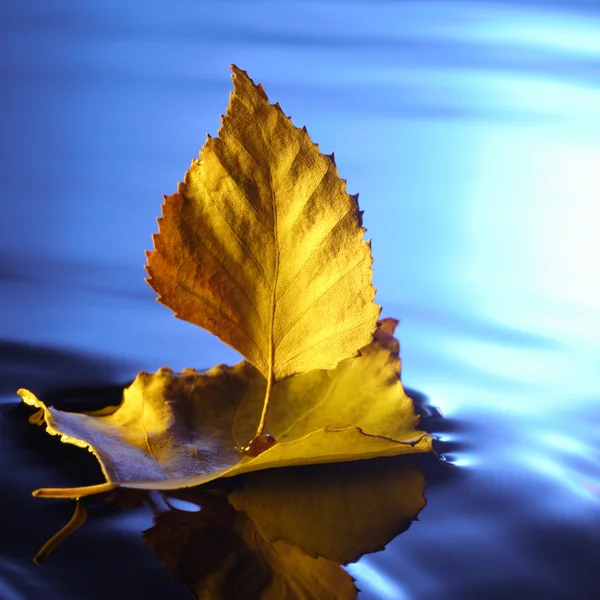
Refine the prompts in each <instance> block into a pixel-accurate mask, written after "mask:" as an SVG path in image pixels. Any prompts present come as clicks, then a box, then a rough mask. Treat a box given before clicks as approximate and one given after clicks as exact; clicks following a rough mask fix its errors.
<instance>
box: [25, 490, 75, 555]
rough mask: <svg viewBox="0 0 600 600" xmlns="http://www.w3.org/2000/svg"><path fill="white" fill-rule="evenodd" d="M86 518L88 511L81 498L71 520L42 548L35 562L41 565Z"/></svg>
mask: <svg viewBox="0 0 600 600" xmlns="http://www.w3.org/2000/svg"><path fill="white" fill-rule="evenodd" d="M86 518H87V511H86V510H85V506H84V505H83V502H82V501H81V500H77V504H76V505H75V512H74V513H73V516H72V517H71V519H70V521H69V522H68V523H67V524H66V525H65V526H64V527H63V528H62V529H61V530H60V531H57V532H56V533H55V534H54V535H53V536H52V537H51V538H50V539H49V540H48V541H47V542H46V543H45V544H44V545H43V546H42V547H41V548H40V551H39V552H38V553H37V554H36V555H35V557H34V559H33V562H35V563H36V564H37V565H41V564H42V563H43V562H44V561H45V560H46V559H47V558H48V557H49V556H50V554H52V552H53V551H54V550H55V548H56V547H57V546H58V545H59V544H60V543H61V542H62V541H64V540H65V539H66V538H68V537H69V536H70V535H71V534H72V533H74V532H75V531H77V530H78V529H79V528H80V527H81V526H82V525H83V524H84V523H85V520H86Z"/></svg>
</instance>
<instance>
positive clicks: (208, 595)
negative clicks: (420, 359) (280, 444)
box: [144, 458, 425, 600]
mask: <svg viewBox="0 0 600 600" xmlns="http://www.w3.org/2000/svg"><path fill="white" fill-rule="evenodd" d="M234 484H235V487H234V489H233V490H232V491H229V493H228V494H227V493H226V492H223V491H215V490H213V491H206V489H205V488H191V489H186V490H176V491H174V492H173V493H172V494H171V495H172V496H174V497H176V498H179V499H184V500H186V501H188V502H194V503H195V504H197V505H199V506H200V507H201V510H200V511H198V512H187V511H182V510H178V509H176V508H171V510H168V511H167V512H163V513H160V514H158V515H157V516H156V517H155V524H154V526H153V527H152V528H151V529H149V530H147V531H145V532H144V539H145V541H146V543H147V544H148V545H149V546H150V547H151V548H152V550H153V551H154V553H155V554H156V556H157V557H158V558H159V559H160V560H161V562H162V563H163V564H164V566H165V567H166V569H167V571H168V573H169V575H170V577H171V578H172V579H173V580H175V581H179V582H181V583H183V584H184V585H185V586H186V587H187V589H188V590H189V591H190V593H191V594H192V595H193V597H194V598H196V599H202V600H217V599H222V600H237V599H240V600H241V599H244V600H280V599H283V600H285V599H290V600H292V599H295V600H313V599H314V600H322V599H327V598H332V599H342V600H344V599H347V598H355V597H356V594H357V589H356V587H355V585H354V582H353V580H352V578H351V577H350V576H349V575H348V574H347V573H346V571H345V570H344V569H342V567H341V566H340V565H341V564H347V563H349V562H354V561H356V560H358V559H359V558H360V557H361V556H362V555H363V554H366V553H369V552H375V551H377V550H382V549H383V548H384V547H385V545H386V544H387V543H389V542H390V541H391V540H392V539H393V538H394V537H395V536H397V535H398V534H400V533H402V532H403V531H405V530H406V529H407V528H408V527H409V526H410V524H411V522H412V521H413V520H414V519H415V518H416V516H417V515H418V513H419V512H420V511H421V509H422V508H423V507H424V506H425V498H424V495H423V490H424V485H425V479H424V477H423V475H422V473H421V471H420V470H419V469H418V468H417V467H416V466H414V465H412V464H407V463H406V462H405V461H404V460H403V459H402V458H399V459H397V458H392V459H389V458H388V459H378V460H370V461H362V462H359V463H354V464H336V465H318V466H310V467H297V468H289V469H277V470H270V471H262V472H259V473H251V474H248V475H245V476H243V477H241V478H238V479H237V480H236V481H235V482H234ZM228 500H229V502H228Z"/></svg>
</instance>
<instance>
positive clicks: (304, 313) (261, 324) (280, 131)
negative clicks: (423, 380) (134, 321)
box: [147, 66, 380, 434]
mask: <svg viewBox="0 0 600 600" xmlns="http://www.w3.org/2000/svg"><path fill="white" fill-rule="evenodd" d="M231 68H232V71H233V84H234V93H233V94H232V95H231V97H230V102H229V106H228V108H227V112H226V114H225V116H224V117H223V121H222V126H221V129H220V130H219V132H218V136H219V137H217V138H211V137H210V136H209V137H208V139H207V141H206V144H205V145H204V147H203V148H202V151H201V153H200V159H199V160H194V161H193V162H192V165H191V167H190V169H189V171H188V172H187V173H186V175H185V178H184V181H183V183H180V184H179V189H178V191H177V193H176V194H173V195H171V196H168V197H165V201H164V205H163V209H162V218H160V219H159V220H158V221H159V233H158V234H156V235H155V236H154V250H153V251H152V252H150V253H148V265H147V271H148V274H149V276H150V277H149V279H148V283H149V284H150V285H151V286H152V288H153V289H154V290H155V291H156V292H157V293H158V295H159V300H160V302H162V303H163V304H165V305H166V306H168V307H169V308H170V309H171V310H173V312H174V313H175V316H177V317H179V318H180V319H183V320H185V321H189V322H191V323H194V324H196V325H199V326H200V327H203V328H205V329H207V330H208V331H210V332H211V333H213V334H215V335H217V336H218V337H219V338H220V339H221V340H223V341H224V342H226V343H227V344H229V345H230V346H231V347H233V348H234V349H236V350H237V351H238V352H240V353H241V354H242V355H243V356H244V357H246V359H247V360H248V361H249V362H250V363H252V364H253V365H254V366H255V367H256V369H258V371H259V372H260V373H262V375H263V376H264V377H265V378H266V380H267V387H266V389H265V401H264V411H263V413H262V415H261V418H260V424H259V427H258V434H260V433H262V431H263V428H264V424H265V415H266V410H267V406H268V403H269V399H270V397H271V393H270V392H271V385H272V383H274V382H275V381H279V380H281V379H284V378H286V377H289V376H291V375H295V374H298V373H304V372H307V371H311V370H314V369H333V368H335V367H336V366H337V365H338V364H339V362H340V361H342V360H344V359H347V358H350V357H352V356H355V355H356V352H357V351H358V349H359V348H361V347H362V346H364V345H366V344H367V343H369V341H370V339H371V337H372V335H373V332H374V330H375V328H376V323H377V318H378V316H379V312H380V307H379V306H378V305H377V304H375V302H374V301H373V298H374V294H375V289H374V287H373V286H372V284H371V277H372V269H371V262H372V257H371V249H370V244H369V243H367V242H365V241H364V240H363V236H364V233H365V229H364V228H363V227H362V223H361V212H360V211H359V206H358V201H357V196H351V195H349V194H348V193H347V192H346V186H345V181H344V180H342V179H340V177H339V175H338V172H337V168H336V166H335V163H334V160H333V155H331V156H327V155H324V154H321V152H320V151H319V149H318V147H317V146H316V145H315V144H314V143H313V142H312V141H311V139H310V137H309V136H308V133H307V132H306V129H305V128H302V129H299V128H297V127H295V126H294V125H293V124H292V122H291V120H290V119H289V117H287V116H285V114H284V113H283V112H282V110H281V108H280V107H279V105H278V104H275V105H272V104H270V103H269V101H268V98H267V96H266V94H265V92H264V90H263V88H262V86H261V85H255V84H254V83H253V82H252V80H251V79H250V78H249V77H248V76H247V74H246V73H245V72H244V71H241V70H240V69H238V68H237V67H235V66H232V67H231ZM257 420H258V419H257Z"/></svg>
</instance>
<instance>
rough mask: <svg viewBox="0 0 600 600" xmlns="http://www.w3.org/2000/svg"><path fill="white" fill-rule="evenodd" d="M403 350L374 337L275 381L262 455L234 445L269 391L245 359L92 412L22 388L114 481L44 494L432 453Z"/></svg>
mask: <svg viewBox="0 0 600 600" xmlns="http://www.w3.org/2000/svg"><path fill="white" fill-rule="evenodd" d="M396 347H397V341H395V339H394V338H393V337H392V338H391V339H384V340H383V341H378V340H375V341H373V342H372V343H371V344H369V345H368V346H366V347H365V348H363V349H362V350H361V355H360V356H358V357H355V358H350V359H346V360H344V361H342V362H341V363H340V364H339V365H338V367H337V369H335V370H315V371H311V372H309V373H305V374H303V375H298V376H296V377H291V378H288V379H285V380H283V381H280V382H278V383H276V384H275V385H274V386H273V393H272V409H271V412H270V413H269V416H268V421H267V424H268V427H269V431H270V432H272V434H273V435H274V436H275V437H276V438H277V440H278V441H279V443H277V444H276V445H274V446H272V447H271V448H269V449H267V450H265V451H264V452H263V453H262V454H260V455H258V456H256V457H251V456H247V455H243V454H241V453H240V452H239V451H237V450H236V446H237V447H239V446H240V445H241V444H243V443H244V442H245V441H246V440H247V439H249V437H250V436H251V435H252V432H253V428H254V423H255V421H256V418H257V415H259V414H260V412H261V408H262V399H263V396H264V391H265V387H266V382H265V379H264V378H263V377H262V375H261V374H260V373H259V372H258V371H257V370H256V369H255V368H254V367H253V366H252V365H250V364H249V363H248V362H245V361H243V362H241V363H238V364H237V365H235V366H233V367H227V366H225V365H218V366H216V367H213V368H212V369H210V370H208V371H206V372H202V373H198V372H196V371H193V370H186V371H183V372H182V373H180V374H177V375H175V374H173V372H172V371H171V370H170V369H160V370H159V371H157V372H156V373H155V374H153V375H150V374H148V373H140V374H139V375H138V376H137V377H136V379H135V381H134V382H133V384H132V385H131V386H130V387H129V388H127V389H126V390H125V392H124V395H123V400H122V403H121V404H120V405H119V406H118V407H113V408H112V409H104V410H102V411H98V412H96V413H91V414H78V413H67V412H63V411H60V410H56V409H52V408H47V407H46V406H44V404H43V403H42V402H41V401H40V400H38V399H37V398H36V397H35V396H34V395H33V394H32V393H31V392H28V391H27V390H20V391H19V394H20V396H21V397H22V399H23V400H24V401H25V402H26V403H27V404H30V405H33V406H35V407H36V408H38V409H42V410H43V411H44V422H45V424H46V427H47V430H48V431H49V432H50V433H53V434H58V435H60V436H61V439H62V440H63V441H64V442H68V443H72V444H75V445H77V446H80V447H87V448H89V450H90V451H92V452H93V453H94V454H95V456H96V457H97V458H98V460H99V462H100V464H101V466H102V469H103V472H104V475H105V477H106V481H107V483H106V484H102V485H99V486H93V487H90V488H73V489H66V490H48V489H47V490H41V491H38V495H43V496H48V497H50V496H55V497H80V496H84V495H88V494H93V493H98V492H103V491H107V490H108V489H112V488H114V487H117V486H120V485H123V486H126V487H131V488H138V489H163V490H164V489H177V488H181V487H190V486H195V485H200V484H203V483H206V482H209V481H212V480H214V479H218V478H220V477H231V476H233V475H238V474H241V473H246V472H250V471H257V470H262V469H268V468H272V467H285V466H294V465H304V464H317V463H328V462H339V461H351V460H358V459H364V458H373V457H376V456H393V455H397V454H408V453H415V452H427V451H429V450H431V439H430V437H429V436H428V435H427V434H426V433H425V432H423V431H416V430H415V425H416V423H417V420H418V418H417V417H416V415H415V414H414V412H413V405H412V401H411V399H410V398H409V397H408V396H406V394H405V393H404V389H403V387H402V383H401V382H400V379H399V373H400V359H399V357H398V355H397V353H396V351H395V350H396Z"/></svg>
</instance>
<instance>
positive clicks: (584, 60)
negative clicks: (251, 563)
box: [0, 0, 600, 600]
mask: <svg viewBox="0 0 600 600" xmlns="http://www.w3.org/2000/svg"><path fill="white" fill-rule="evenodd" d="M0 28H1V36H0V45H1V46H2V57H3V60H2V61H0V73H1V78H2V82H3V92H2V99H1V100H0V102H1V105H2V110H1V111H0V132H1V136H2V142H3V143H2V146H1V147H2V150H1V152H2V157H1V161H0V181H1V183H2V186H1V188H0V189H1V198H2V215H3V223H4V224H5V227H4V228H3V232H2V236H1V237H0V301H1V302H2V306H1V309H2V310H1V314H2V317H1V319H0V323H1V326H0V457H1V458H0V465H1V467H2V475H3V485H2V490H3V494H2V495H1V500H0V503H1V504H0V505H1V507H2V512H1V513H0V514H1V516H0V525H1V528H0V530H1V533H0V599H1V600H13V599H15V600H17V599H18V600H21V599H26V600H28V599H32V598H38V597H44V598H61V599H77V600H79V599H81V598H103V597H111V598H116V599H120V598H123V599H125V598H131V597H141V598H142V597H146V598H161V599H162V598H174V599H176V598H186V597H188V596H187V594H186V592H185V590H184V588H183V587H182V586H180V585H176V584H173V583H172V582H171V581H170V580H169V577H168V575H167V573H166V572H165V570H164V569H163V568H162V566H161V564H160V562H159V561H158V560H157V559H156V557H155V556H153V554H152V552H151V551H150V549H149V547H148V546H147V545H145V544H144V543H143V541H142V538H141V534H140V532H141V531H142V530H145V529H148V528H149V527H151V525H152V515H151V512H150V510H149V509H148V508H147V507H143V508H140V509H137V510H134V511H126V510H120V509H116V508H115V507H114V506H111V505H108V504H102V503H98V504H97V505H94V506H91V507H90V509H89V516H88V521H87V523H86V524H85V525H84V526H83V527H82V529H81V530H80V531H78V532H77V533H75V534H74V535H73V536H71V537H70V538H69V539H67V540H66V541H65V542H64V543H63V544H62V545H61V546H60V547H59V548H58V549H57V550H56V552H55V554H53V555H52V556H51V557H50V559H49V560H48V562H47V564H45V565H43V566H42V567H38V566H36V565H34V564H33V562H32V557H33V556H34V554H35V553H36V552H37V550H38V549H39V548H40V546H41V545H42V544H43V543H44V541H45V540H46V539H48V537H49V536H50V535H52V534H53V533H54V532H55V531H56V530H57V529H59V528H60V527H62V525H63V524H64V523H65V522H66V521H67V520H68V519H69V518H70V516H71V513H72V510H73V506H72V502H71V501H67V500H43V499H39V498H33V497H32V496H31V491H32V490H33V489H36V488H39V487H44V486H56V487H60V486H76V485H77V486H78V485H85V484H93V483H98V482H100V481H102V474H101V472H100V470H99V467H98V466H97V463H96V461H95V460H94V458H93V456H92V455H91V454H89V453H88V452H85V451H84V450H81V449H78V448H74V447H69V446H67V445H65V444H61V443H60V442H59V441H58V440H57V439H56V438H52V437H50V436H48V435H47V434H45V433H44V432H43V431H42V430H41V429H39V428H37V427H33V426H32V425H31V424H29V423H28V422H27V419H28V417H29V415H30V414H31V410H29V409H28V408H26V407H25V406H23V405H21V404H19V398H18V397H17V396H16V393H15V392H16V390H17V389H18V388H21V387H26V388H28V389H30V390H32V391H33V392H34V393H35V394H36V395H38V396H39V397H40V398H43V399H44V400H45V401H47V402H48V403H49V404H56V405H57V406H60V407H63V408H69V409H73V410H75V409H81V408H95V407H98V406H101V405H103V404H105V403H106V404H110V403H115V402H117V401H118V399H119V397H120V390H121V389H122V388H123V386H124V385H126V384H127V383H128V382H130V381H131V380H132V379H133V378H134V376H135V374H136V373H137V372H138V371H141V370H146V371H150V372H151V371H154V370H156V369H158V368H159V367H161V366H164V365H169V366H171V367H172V368H174V369H176V370H179V369H183V368H185V367H189V366H194V367H197V368H204V367H208V366H210V365H213V364H216V363H227V364H234V363H235V362H237V361H238V360H239V356H238V355H237V354H236V353H235V352H234V351H233V350H231V349H229V348H228V347H226V346H225V345H224V344H222V343H221V342H220V341H219V340H218V339H217V338H214V337H213V336H211V335H210V334H208V333H206V332H204V331H201V330H199V329H198V328H196V327H193V326H192V325H188V324H186V323H184V322H182V321H178V320H176V319H174V318H173V317H172V316H171V313H170V311H169V310H168V309H166V308H165V307H163V306H160V305H159V304H158V303H157V302H155V300H154V298H155V294H154V292H153V291H152V290H151V289H150V288H149V287H148V286H147V285H146V283H145V282H144V276H145V274H144V269H143V265H144V264H145V256H144V251H145V250H146V249H149V248H150V247H151V243H152V242H151V237H150V235H151V233H153V232H155V231H156V220H155V219H156V217H157V216H158V215H159V211H160V204H161V202H162V194H163V193H165V194H168V193H172V192H173V191H175V189H176V184H177V182H178V181H180V180H181V179H182V177H183V173H184V171H185V170H186V169H187V167H188V165H189V164H190V162H191V160H192V158H194V157H195V156H197V152H198V150H199V148H200V147H201V145H202V144H203V143H204V140H205V135H206V133H207V132H209V133H210V134H211V135H215V134H216V130H217V129H218V126H219V115H220V114H221V113H223V112H224V111H225V108H226V105H227V100H228V94H229V92H230V90H231V80H230V73H229V70H228V69H229V65H230V63H235V64H237V65H238V66H240V67H241V68H243V69H245V70H247V71H248V73H249V75H250V76H251V77H252V78H253V79H254V80H255V81H260V82H262V83H263V84H264V86H265V89H266V91H267V93H268V95H269V97H270V99H271V100H272V101H278V102H279V103H280V104H281V106H282V107H283V109H284V111H285V112H286V114H289V115H291V117H292V119H293V122H294V123H295V124H296V125H297V126H302V125H306V127H307V129H308V131H309V133H310V135H311V137H312V139H313V140H314V141H316V142H318V143H319V146H320V148H321V149H322V151H323V152H331V151H335V157H336V162H337V165H338V168H339V171H340V174H341V175H342V177H344V178H346V179H347V181H348V189H349V191H350V192H351V193H355V192H360V203H361V208H362V209H364V211H365V213H364V224H365V226H366V227H367V229H368V236H370V237H371V238H372V240H373V253H374V256H375V262H374V280H375V285H376V287H377V301H378V302H379V303H380V304H381V305H382V306H383V315H384V316H393V317H396V318H398V319H400V326H399V329H398V335H399V338H400V341H401V344H402V353H401V354H402V360H403V367H402V369H403V370H402V378H403V381H404V383H405V385H406V386H407V388H409V389H410V390H412V395H413V397H415V399H416V400H417V402H416V404H417V407H418V410H419V412H420V414H421V415H422V426H423V427H424V428H426V429H427V430H428V431H430V432H431V434H432V435H433V436H435V438H436V449H437V451H438V452H439V454H440V459H439V460H438V459H437V458H436V457H435V456H433V455H431V456H422V457H418V458H416V459H411V460H413V462H412V463H411V464H415V465H417V466H418V467H419V469H421V471H422V472H423V474H424V476H425V480H426V488H425V497H426V499H427V506H426V507H425V508H424V509H423V510H422V511H421V512H420V514H419V520H418V521H416V522H414V523H413V524H412V525H411V526H410V528H409V529H408V530H407V531H405V532H404V533H402V534H401V535H399V536H398V537H397V538H396V539H394V540H393V541H391V542H390V543H389V544H388V545H387V547H386V549H385V550H383V551H381V552H376V553H371V554H367V555H365V556H364V557H363V558H361V559H360V560H359V561H358V562H355V563H352V564H350V565H349V566H348V567H347V570H348V572H349V573H350V574H351V575H352V576H353V577H355V578H356V580H357V585H358V586H359V588H360V589H361V590H362V592H361V594H360V595H359V598H364V599H369V600H370V599H385V600H434V599H435V600H438V599H442V600H480V599H486V600H487V599H505V598H514V599H529V598H544V599H548V600H554V599H556V600H569V599H571V598H578V599H588V598H589V599H596V598H600V569H599V565H600V525H599V522H600V520H599V518H600V402H599V399H600V398H599V397H600V282H599V279H598V266H597V260H598V256H600V242H599V239H600V237H599V236H598V222H599V217H600V208H599V205H598V198H599V197H600V84H599V82H600V3H598V2H596V1H593V0H589V1H587V2H584V1H575V2H566V1H563V2H560V1H554V2H552V1H550V0H547V1H545V2H533V1H531V2H501V1H496V2H487V3H486V2H480V1H464V2H453V1H447V2H446V1H443V2H442V1H438V2H430V1H415V2H395V1H391V0H389V1H383V0H377V1H375V2H365V1H364V0H361V1H358V0H357V1H331V0H320V1H318V2H317V1H312V0H305V1H299V0H298V1H290V2H275V1H267V0H265V1H255V0H250V1H248V2H238V1H232V0H226V1H223V2H219V3H206V2H199V1H198V0H194V1H193V0H182V1H181V2H177V3H173V2H166V1H162V0H161V1H154V0H151V1H149V2H141V1H137V0H134V1H131V2H127V3H119V2H114V1H106V2H95V1H92V2H75V1H67V0H53V1H52V2H41V1H32V2H27V3H23V2H17V1H16V0H9V1H8V2H4V3H2V4H1V6H0Z"/></svg>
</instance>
